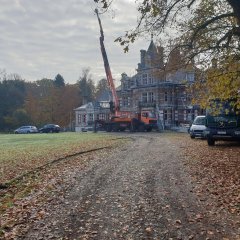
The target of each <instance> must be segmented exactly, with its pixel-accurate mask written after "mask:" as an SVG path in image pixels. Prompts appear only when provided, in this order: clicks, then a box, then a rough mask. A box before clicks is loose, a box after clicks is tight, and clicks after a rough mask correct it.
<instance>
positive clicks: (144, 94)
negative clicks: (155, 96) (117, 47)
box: [142, 93, 148, 103]
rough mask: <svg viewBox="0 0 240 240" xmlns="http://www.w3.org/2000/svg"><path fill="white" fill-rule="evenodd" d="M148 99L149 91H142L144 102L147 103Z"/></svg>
mask: <svg viewBox="0 0 240 240" xmlns="http://www.w3.org/2000/svg"><path fill="white" fill-rule="evenodd" d="M147 100H148V97H147V93H142V102H144V103H146V102H147Z"/></svg>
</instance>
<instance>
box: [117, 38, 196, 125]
mask: <svg viewBox="0 0 240 240" xmlns="http://www.w3.org/2000/svg"><path fill="white" fill-rule="evenodd" d="M163 50H164V49H163V48H162V47H156V46H155V44H154V42H153V41H151V43H150V45H149V47H148V50H147V51H146V50H141V51H140V63H139V64H138V68H137V70H136V71H137V73H136V75H134V76H133V77H128V76H127V74H125V73H123V74H122V78H121V90H120V91H118V96H119V99H120V107H121V110H122V111H136V112H139V111H141V110H150V111H153V112H155V113H157V116H158V119H159V122H161V125H162V126H163V127H164V128H167V127H173V126H178V125H179V124H181V123H182V124H184V123H189V122H190V121H192V120H193V118H194V117H195V116H197V115H198V112H199V108H198V107H197V106H192V104H191V96H189V95H188V93H187V85H188V84H191V83H193V82H194V77H195V69H194V66H193V65H192V64H188V65H187V64H184V60H183V57H182V56H181V54H180V51H179V50H178V49H173V50H172V51H171V53H170V55H169V57H168V60H167V61H164V52H163Z"/></svg>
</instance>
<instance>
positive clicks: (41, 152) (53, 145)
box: [0, 132, 113, 183]
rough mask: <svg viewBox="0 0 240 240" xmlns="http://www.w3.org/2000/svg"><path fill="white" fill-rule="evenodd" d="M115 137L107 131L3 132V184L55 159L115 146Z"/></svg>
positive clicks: (0, 139)
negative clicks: (106, 132)
mask: <svg viewBox="0 0 240 240" xmlns="http://www.w3.org/2000/svg"><path fill="white" fill-rule="evenodd" d="M111 139H113V137H112V136H109V135H107V134H103V133H101V134H94V133H75V132H71V133H56V134H0V143H1V145H0V153H1V154H0V183H4V182H6V181H9V180H11V179H12V178H15V177H16V176H18V175H21V174H23V173H24V172H27V171H29V170H32V169H34V168H36V167H38V166H41V165H43V164H46V163H48V162H51V161H53V160H54V159H57V158H60V157H64V156H66V155H69V154H73V153H77V152H80V151H85V150H90V149H93V148H99V147H104V146H108V145H111Z"/></svg>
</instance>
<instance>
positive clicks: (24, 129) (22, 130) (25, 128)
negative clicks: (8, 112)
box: [14, 126, 38, 134]
mask: <svg viewBox="0 0 240 240" xmlns="http://www.w3.org/2000/svg"><path fill="white" fill-rule="evenodd" d="M37 132H38V129H37V128H36V127H35V126H21V127H19V128H17V129H15V130H14V133H16V134H18V133H37Z"/></svg>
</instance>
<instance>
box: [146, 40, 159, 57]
mask: <svg viewBox="0 0 240 240" xmlns="http://www.w3.org/2000/svg"><path fill="white" fill-rule="evenodd" d="M156 53H157V48H156V46H155V44H154V42H153V39H152V40H151V42H150V45H149V47H148V50H147V54H149V55H150V56H151V57H154V56H155V55H156Z"/></svg>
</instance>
